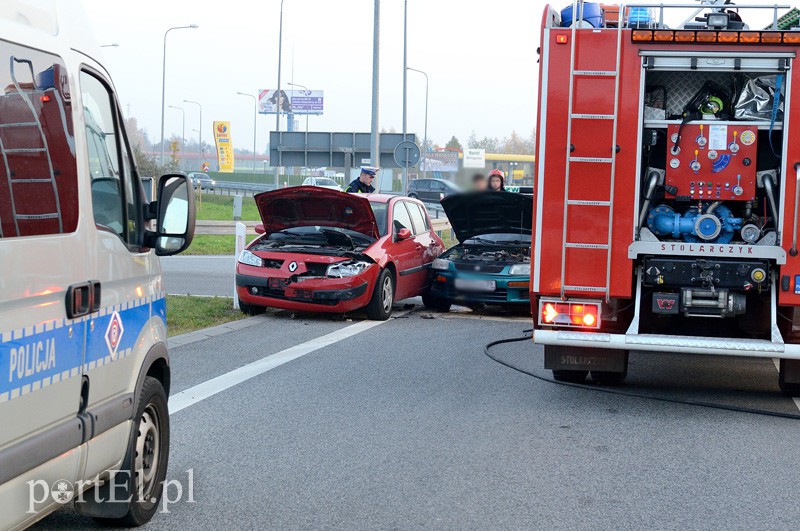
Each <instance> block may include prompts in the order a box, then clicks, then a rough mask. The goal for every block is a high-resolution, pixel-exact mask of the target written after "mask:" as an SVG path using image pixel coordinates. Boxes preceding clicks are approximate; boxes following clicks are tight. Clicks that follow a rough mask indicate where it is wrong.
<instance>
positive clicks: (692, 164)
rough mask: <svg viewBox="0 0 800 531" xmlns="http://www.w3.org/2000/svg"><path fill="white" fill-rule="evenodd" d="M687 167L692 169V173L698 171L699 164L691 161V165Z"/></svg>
mask: <svg viewBox="0 0 800 531" xmlns="http://www.w3.org/2000/svg"><path fill="white" fill-rule="evenodd" d="M689 167H690V168H691V169H692V171H700V163H699V162H697V161H696V160H693V161H692V163H691V164H689Z"/></svg>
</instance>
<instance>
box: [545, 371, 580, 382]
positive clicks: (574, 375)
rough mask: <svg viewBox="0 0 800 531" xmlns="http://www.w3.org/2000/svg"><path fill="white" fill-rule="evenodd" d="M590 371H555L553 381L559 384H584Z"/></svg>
mask: <svg viewBox="0 0 800 531" xmlns="http://www.w3.org/2000/svg"><path fill="white" fill-rule="evenodd" d="M588 374H589V371H564V370H559V371H553V379H554V380H555V381H557V382H569V383H583V382H584V381H585V380H586V376H587V375H588Z"/></svg>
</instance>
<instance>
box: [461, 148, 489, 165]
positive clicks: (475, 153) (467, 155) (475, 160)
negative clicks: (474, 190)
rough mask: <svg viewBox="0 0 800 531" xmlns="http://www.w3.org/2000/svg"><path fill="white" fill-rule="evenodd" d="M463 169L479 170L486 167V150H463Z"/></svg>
mask: <svg viewBox="0 0 800 531" xmlns="http://www.w3.org/2000/svg"><path fill="white" fill-rule="evenodd" d="M464 167H465V168H480V169H483V168H484V167H486V150H485V149H477V148H466V149H465V150H464Z"/></svg>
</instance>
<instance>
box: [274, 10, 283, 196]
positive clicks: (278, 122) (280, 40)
mask: <svg viewBox="0 0 800 531" xmlns="http://www.w3.org/2000/svg"><path fill="white" fill-rule="evenodd" d="M282 51H283V0H281V18H280V23H279V25H278V88H277V89H276V90H275V106H276V107H277V112H276V113H275V131H280V130H281V55H282ZM275 175H276V177H275V179H276V180H275V183H276V184H277V182H278V181H277V174H275Z"/></svg>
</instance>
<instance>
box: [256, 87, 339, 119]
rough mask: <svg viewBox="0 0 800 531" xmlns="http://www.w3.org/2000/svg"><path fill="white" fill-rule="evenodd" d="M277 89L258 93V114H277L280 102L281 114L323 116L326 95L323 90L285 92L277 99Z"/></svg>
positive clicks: (261, 90)
mask: <svg viewBox="0 0 800 531" xmlns="http://www.w3.org/2000/svg"><path fill="white" fill-rule="evenodd" d="M275 96H276V95H275V89H260V90H259V91H258V112H259V113H261V114H277V113H278V102H280V106H281V112H286V113H292V114H322V108H323V102H324V95H323V91H321V90H283V89H281V96H280V98H276V97H275Z"/></svg>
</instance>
